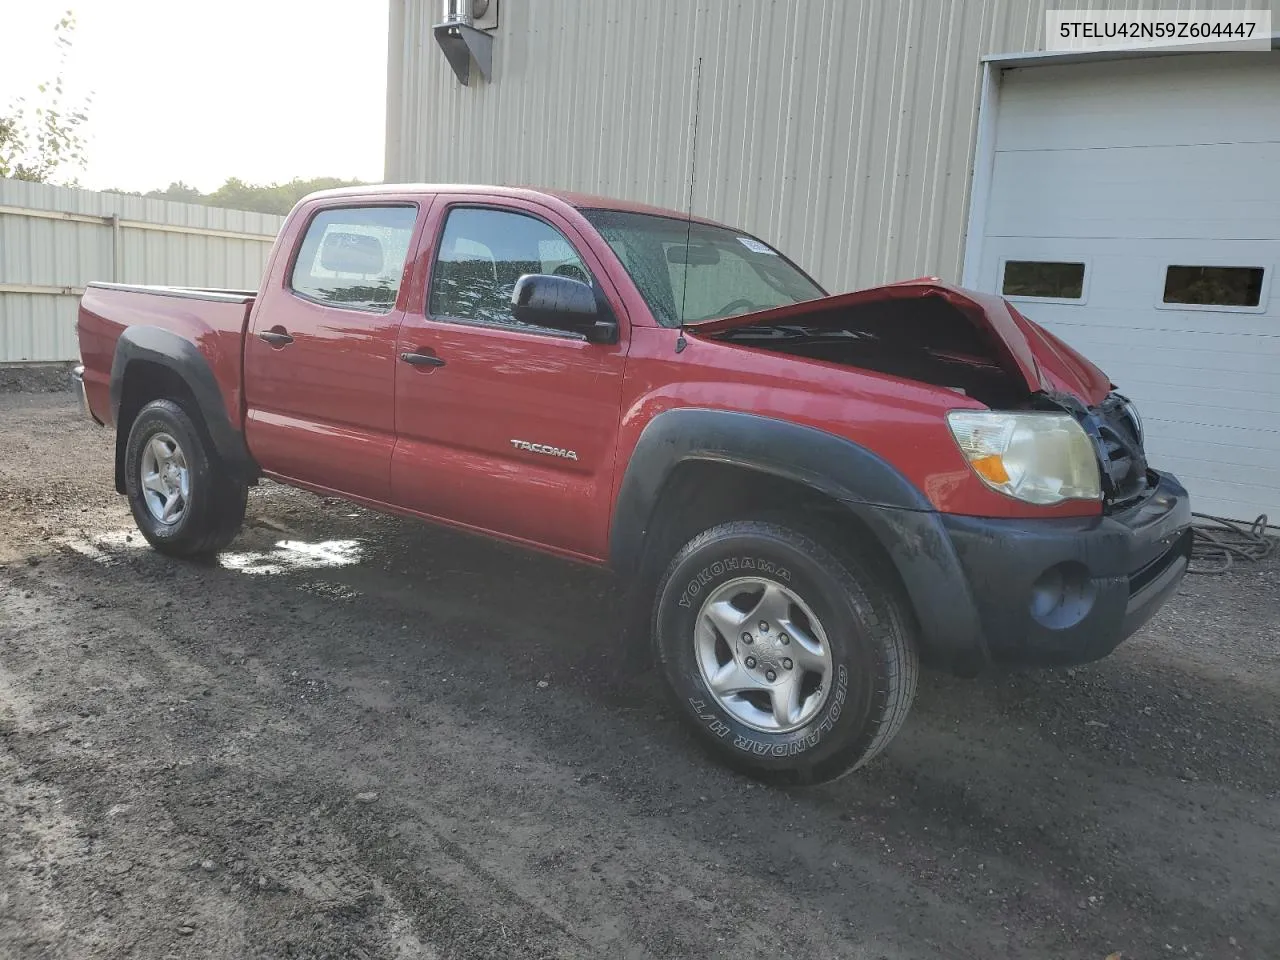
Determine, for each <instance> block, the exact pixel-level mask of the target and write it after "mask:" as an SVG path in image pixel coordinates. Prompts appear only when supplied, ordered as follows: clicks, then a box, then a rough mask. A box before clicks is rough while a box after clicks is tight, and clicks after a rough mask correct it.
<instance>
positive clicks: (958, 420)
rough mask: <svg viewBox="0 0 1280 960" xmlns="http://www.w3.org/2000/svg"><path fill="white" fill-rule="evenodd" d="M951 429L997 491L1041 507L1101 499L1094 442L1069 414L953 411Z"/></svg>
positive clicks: (976, 470)
mask: <svg viewBox="0 0 1280 960" xmlns="http://www.w3.org/2000/svg"><path fill="white" fill-rule="evenodd" d="M947 426H948V427H949V428H950V429H951V435H952V436H953V437H954V438H955V441H956V444H957V445H958V446H959V447H960V452H961V453H963V454H964V457H965V459H966V460H967V461H968V462H969V466H970V468H972V470H973V472H974V473H976V474H977V475H978V476H979V477H980V478H981V479H982V482H983V483H985V484H986V485H987V486H989V487H991V489H993V490H998V491H999V492H1000V493H1003V494H1006V495H1008V496H1010V497H1014V498H1016V499H1018V500H1022V501H1025V502H1026V503H1036V504H1042V505H1049V504H1054V503H1061V502H1062V501H1064V500H1100V499H1102V480H1101V476H1100V475H1099V473H1098V458H1097V456H1096V455H1095V454H1094V451H1093V444H1092V442H1091V441H1090V440H1089V436H1088V434H1086V433H1085V432H1084V428H1083V427H1081V426H1080V424H1079V423H1077V422H1076V420H1075V418H1074V417H1072V416H1071V415H1070V414H1067V413H1002V412H999V411H996V410H953V411H951V413H949V414H947Z"/></svg>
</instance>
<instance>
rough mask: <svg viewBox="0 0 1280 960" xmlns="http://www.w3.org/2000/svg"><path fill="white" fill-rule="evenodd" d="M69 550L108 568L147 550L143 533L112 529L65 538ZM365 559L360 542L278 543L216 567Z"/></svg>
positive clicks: (269, 567) (328, 564) (340, 591)
mask: <svg viewBox="0 0 1280 960" xmlns="http://www.w3.org/2000/svg"><path fill="white" fill-rule="evenodd" d="M62 543H63V545H64V546H66V547H67V548H68V549H69V550H73V551H75V552H76V553H78V554H80V555H81V556H83V557H88V558H89V559H90V560H93V561H94V562H95V563H101V564H102V565H104V566H111V565H113V564H117V563H120V562H121V561H122V560H123V559H124V557H125V554H127V553H129V552H130V551H134V550H142V549H144V548H145V549H149V547H148V544H147V541H146V540H144V539H143V537H142V534H140V533H138V532H137V531H133V530H112V531H110V532H108V533H103V534H99V535H98V536H96V537H93V538H92V539H83V538H76V537H68V538H66V539H64V540H63V541H62ZM363 557H364V546H363V544H362V543H361V541H359V540H320V541H317V542H315V543H311V542H308V541H306V540H278V541H276V543H275V545H274V546H272V547H271V548H270V549H268V550H239V551H232V552H230V553H223V554H220V555H219V557H218V565H219V566H221V567H223V568H224V569H226V570H235V571H237V572H239V573H247V574H252V575H273V574H280V573H291V572H293V571H295V570H320V569H326V568H332V567H349V566H352V565H353V564H357V563H359V562H360V561H361V559H362V558H363ZM309 587H310V588H311V589H312V592H321V593H322V592H326V591H327V592H329V593H330V595H332V596H343V597H350V596H358V595H359V594H357V593H355V592H354V591H349V590H347V588H345V587H339V586H337V585H332V586H331V587H325V586H321V585H319V584H318V583H313V584H310V585H309Z"/></svg>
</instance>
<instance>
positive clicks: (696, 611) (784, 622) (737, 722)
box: [653, 521, 919, 783]
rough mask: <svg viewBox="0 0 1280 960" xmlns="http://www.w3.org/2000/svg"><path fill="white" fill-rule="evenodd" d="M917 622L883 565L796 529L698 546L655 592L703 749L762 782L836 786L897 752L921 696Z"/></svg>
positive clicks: (658, 639)
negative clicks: (890, 750) (892, 745)
mask: <svg viewBox="0 0 1280 960" xmlns="http://www.w3.org/2000/svg"><path fill="white" fill-rule="evenodd" d="M910 624H911V619H910V617H909V615H908V614H907V612H906V610H905V609H904V606H903V603H902V601H901V599H900V598H899V596H898V593H897V591H896V590H895V589H894V588H893V585H892V583H891V581H889V580H888V578H887V577H885V576H884V575H883V574H882V573H881V572H880V571H879V570H878V569H877V566H876V564H875V563H874V561H871V560H869V559H867V558H865V557H861V556H859V555H858V554H856V553H852V552H849V551H845V550H841V549H838V548H835V547H834V545H832V546H828V545H827V544H825V543H823V542H822V541H821V540H820V539H819V538H817V537H815V536H812V535H810V534H808V533H804V532H801V531H799V530H796V529H793V528H791V527H790V526H787V525H784V524H780V523H771V522H764V521H735V522H732V523H726V524H722V525H720V526H717V527H714V528H712V529H711V530H708V531H706V532H705V533H702V534H700V535H699V536H698V537H696V538H694V539H693V540H692V541H690V542H689V543H688V544H686V545H685V547H684V548H683V549H682V550H681V551H680V552H679V553H678V554H677V556H676V558H675V559H674V560H673V561H672V563H671V566H670V567H669V568H668V570H667V573H666V576H665V577H664V579H663V581H662V585H661V586H660V588H659V590H658V596H657V600H656V602H655V608H654V622H653V631H654V642H655V645H656V648H657V656H658V660H659V663H660V665H661V668H662V673H663V675H664V677H665V679H666V681H667V683H668V685H669V686H670V688H671V690H672V691H673V692H674V694H675V697H676V700H677V701H678V703H679V705H680V709H681V710H682V712H683V713H684V715H685V716H686V717H687V718H688V719H689V720H690V721H691V722H692V724H693V726H694V729H695V730H696V731H697V732H698V736H699V738H700V739H701V741H702V742H703V743H704V744H705V745H706V746H707V747H708V748H709V749H710V750H711V752H712V753H713V754H714V755H715V756H716V757H718V758H719V759H720V760H722V761H724V762H726V763H728V764H729V765H730V766H732V767H734V768H736V769H738V770H741V771H743V772H745V773H748V774H750V775H752V776H756V777H759V778H762V779H767V780H773V781H779V782H789V783H817V782H822V781H825V780H831V779H834V778H836V777H839V776H842V775H843V774H846V773H849V772H850V771H852V770H856V769H857V768H858V767H860V766H862V765H863V764H865V763H866V762H868V761H869V760H871V758H873V757H874V756H875V755H876V754H878V753H879V752H880V751H881V750H883V749H884V748H885V746H887V745H888V743H889V741H890V740H892V739H893V736H894V735H895V734H896V733H897V731H898V729H899V728H900V727H901V726H902V723H903V721H904V720H905V719H906V715H907V712H908V710H909V709H910V706H911V701H912V699H913V697H914V695H915V687H916V677H917V673H918V670H919V667H918V660H917V656H916V651H915V646H914V644H913V642H912V638H911V635H910V629H911V628H910Z"/></svg>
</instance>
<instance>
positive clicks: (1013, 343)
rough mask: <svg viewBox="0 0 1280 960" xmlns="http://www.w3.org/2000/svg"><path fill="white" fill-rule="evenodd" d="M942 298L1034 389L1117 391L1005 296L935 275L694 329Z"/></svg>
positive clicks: (1094, 396)
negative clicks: (894, 302) (959, 285)
mask: <svg viewBox="0 0 1280 960" xmlns="http://www.w3.org/2000/svg"><path fill="white" fill-rule="evenodd" d="M926 297H938V298H941V299H942V300H945V301H946V302H947V303H948V304H950V305H951V306H953V307H954V308H955V309H956V310H958V311H959V312H960V313H961V314H962V315H963V316H964V317H965V318H966V319H968V321H969V322H970V323H971V324H973V326H974V327H975V328H976V329H977V330H978V331H979V332H981V333H982V334H984V335H985V336H986V337H987V338H988V340H989V341H990V343H991V346H992V348H993V350H994V352H995V353H996V355H997V356H998V357H999V358H1000V360H1001V365H1002V366H1003V367H1004V368H1005V369H1006V371H1007V372H1008V373H1009V374H1011V375H1013V376H1016V377H1018V378H1020V379H1021V380H1022V382H1023V383H1025V384H1026V387H1027V390H1028V392H1030V393H1067V394H1070V395H1072V396H1074V397H1076V398H1077V399H1079V400H1083V401H1084V402H1086V403H1087V404H1089V405H1090V406H1092V405H1095V404H1098V403H1101V402H1102V401H1103V400H1104V399H1105V398H1106V396H1107V394H1108V393H1109V392H1110V391H1111V380H1110V379H1109V378H1108V377H1107V375H1106V374H1104V373H1103V372H1102V371H1101V370H1099V369H1098V368H1097V367H1096V366H1094V365H1093V364H1092V363H1090V362H1089V361H1088V360H1086V359H1085V358H1084V357H1083V356H1082V355H1081V354H1079V353H1077V352H1076V351H1075V350H1073V349H1072V348H1071V347H1069V346H1067V345H1066V344H1065V343H1063V342H1062V341H1061V340H1059V339H1058V338H1057V337H1055V336H1054V335H1053V334H1051V333H1050V332H1049V331H1047V330H1045V329H1044V328H1043V327H1040V326H1039V325H1037V324H1035V323H1033V322H1031V321H1030V320H1028V319H1027V318H1026V317H1024V316H1023V315H1022V314H1020V313H1019V312H1018V311H1017V310H1015V309H1014V308H1013V307H1012V306H1011V305H1010V304H1009V303H1008V301H1006V300H1005V299H1004V298H1002V297H999V296H996V295H994V294H989V293H978V292H976V291H974V290H966V289H964V288H962V287H956V286H952V285H951V284H949V283H944V282H943V281H941V280H938V279H936V278H934V277H926V278H921V279H919V280H904V281H902V282H901V283H891V284H887V285H885V286H882V287H871V288H869V289H866V290H856V291H854V292H853V293H841V294H837V295H835V296H831V297H823V298H821V299H818V300H805V301H802V302H800V303H791V304H787V305H786V306H782V307H772V308H770V309H768V310H760V311H757V312H755V313H746V314H741V315H738V316H732V317H720V318H719V319H716V320H705V321H703V322H701V323H692V324H688V325H687V326H686V328H685V329H686V330H687V331H688V332H689V333H693V334H717V333H724V332H726V331H728V330H736V329H739V328H742V327H752V326H768V325H771V324H780V323H801V322H803V323H804V325H805V326H808V327H821V326H822V324H823V320H824V318H829V319H830V321H831V323H832V325H833V326H835V325H836V324H838V323H839V322H841V314H842V313H843V311H844V310H846V309H847V308H849V307H854V306H860V305H865V304H869V303H877V302H883V301H887V300H912V299H922V298H926Z"/></svg>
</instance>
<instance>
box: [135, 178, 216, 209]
mask: <svg viewBox="0 0 1280 960" xmlns="http://www.w3.org/2000/svg"><path fill="white" fill-rule="evenodd" d="M143 196H144V197H152V198H155V199H157V200H178V201H180V202H182V203H203V202H204V194H202V193H201V192H200V191H199V190H197V189H196V188H195V187H193V186H191V185H190V184H186V183H183V182H182V181H181V180H175V181H174V182H173V183H171V184H169V186H167V187H165V188H164V189H163V190H148V191H147V192H146V193H144V194H143Z"/></svg>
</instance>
